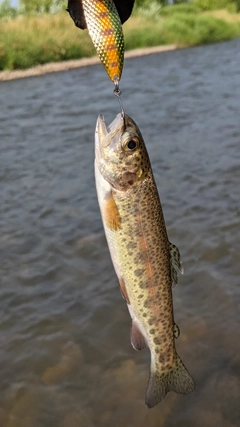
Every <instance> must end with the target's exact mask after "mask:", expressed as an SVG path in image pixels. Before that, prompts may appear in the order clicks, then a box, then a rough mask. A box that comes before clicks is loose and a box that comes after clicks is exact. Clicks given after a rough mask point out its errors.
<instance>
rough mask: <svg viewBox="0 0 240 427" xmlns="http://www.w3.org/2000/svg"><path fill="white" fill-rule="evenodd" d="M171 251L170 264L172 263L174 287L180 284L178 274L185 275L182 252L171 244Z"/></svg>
mask: <svg viewBox="0 0 240 427" xmlns="http://www.w3.org/2000/svg"><path fill="white" fill-rule="evenodd" d="M169 250H170V262H171V278H172V286H175V285H176V284H177V282H178V274H177V273H178V272H180V273H181V274H183V272H184V270H183V266H182V263H181V257H180V252H179V250H178V248H177V246H175V245H174V244H173V243H170V242H169Z"/></svg>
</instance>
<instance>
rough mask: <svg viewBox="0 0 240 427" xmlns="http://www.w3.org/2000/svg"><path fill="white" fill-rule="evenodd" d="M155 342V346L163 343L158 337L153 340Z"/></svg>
mask: <svg viewBox="0 0 240 427" xmlns="http://www.w3.org/2000/svg"><path fill="white" fill-rule="evenodd" d="M153 342H154V344H157V345H160V344H161V343H160V339H159V338H158V337H155V338H154V339H153Z"/></svg>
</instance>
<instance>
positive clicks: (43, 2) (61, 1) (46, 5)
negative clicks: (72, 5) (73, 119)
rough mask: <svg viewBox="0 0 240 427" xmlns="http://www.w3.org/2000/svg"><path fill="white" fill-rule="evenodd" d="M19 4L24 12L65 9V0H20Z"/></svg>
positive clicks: (46, 11)
mask: <svg viewBox="0 0 240 427" xmlns="http://www.w3.org/2000/svg"><path fill="white" fill-rule="evenodd" d="M20 5H21V6H22V9H23V11H24V12H26V13H30V12H37V13H40V12H44V13H49V12H56V11H57V10H61V9H66V7H67V0H20Z"/></svg>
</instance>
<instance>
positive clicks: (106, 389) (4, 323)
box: [0, 39, 240, 427]
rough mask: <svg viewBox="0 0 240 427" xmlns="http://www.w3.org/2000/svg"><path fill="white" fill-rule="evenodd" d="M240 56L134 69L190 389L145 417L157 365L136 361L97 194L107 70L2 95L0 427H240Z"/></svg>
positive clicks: (167, 57) (219, 54)
mask: <svg viewBox="0 0 240 427" xmlns="http://www.w3.org/2000/svg"><path fill="white" fill-rule="evenodd" d="M239 48H240V40H239V39H238V40H234V41H233V42H228V43H222V44H219V45H213V46H207V47H199V48H194V49H186V50H181V51H175V52H168V53H167V52H166V53H163V54H158V55H152V56H149V57H143V58H135V59H131V60H128V61H126V64H125V71H124V76H123V81H122V84H121V87H122V90H123V101H124V107H125V110H126V112H127V113H128V114H130V115H131V116H132V117H133V119H134V120H136V122H137V124H138V125H139V126H140V129H141V131H142V133H143V135H144V138H145V141H146V144H147V147H148V150H149V154H150V157H151V159H152V165H153V169H154V173H155V177H156V181H157V185H158V188H159V192H160V196H161V200H162V204H163V209H164V214H165V219H166V223H167V228H168V233H169V238H170V240H171V241H172V242H174V243H175V244H177V245H178V247H179V248H180V251H181V254H182V259H183V263H184V268H185V275H184V276H183V277H181V278H180V283H179V286H178V287H177V288H175V289H174V307H175V318H176V322H177V323H178V324H179V326H180V329H181V336H180V338H179V340H178V342H177V347H178V351H179V354H180V355H181V357H182V358H183V360H184V362H185V363H186V365H187V367H188V369H189V371H190V372H191V373H192V374H193V376H194V378H195V380H196V383H197V388H196V391H195V393H193V394H192V395H189V396H179V395H176V394H175V393H170V394H168V395H167V397H166V399H165V400H164V401H163V402H162V403H161V404H160V405H158V406H157V407H156V408H154V409H152V410H149V409H148V408H147V407H146V406H145V404H144V394H145V388H146V384H147V380H148V370H149V352H148V351H147V350H145V351H142V352H140V353H137V352H135V351H134V350H133V349H132V348H131V345H130V341H129V328H130V319H129V315H128V312H127V309H126V306H125V303H124V301H123V300H122V297H121V295H120V292H119V289H118V284H117V280H116V277H115V274H114V271H113V268H112V265H111V261H110V258H109V253H108V250H107V247H106V241H105V237H104V233H103V229H102V224H101V219H100V214H99V210H98V205H97V200H96V193H95V188H94V187H95V186H94V176H93V155H94V154H93V151H94V149H93V138H94V128H95V122H96V118H97V115H98V114H99V113H104V114H105V117H106V120H107V122H110V121H111V120H112V119H113V118H114V116H115V115H116V114H117V113H118V104H117V101H116V99H115V97H114V96H111V90H112V89H113V88H112V87H111V84H110V82H109V81H108V79H107V78H106V75H105V72H104V70H103V69H102V67H101V65H99V66H94V67H91V68H85V69H84V68H83V69H79V70H74V71H68V72H64V73H59V74H54V75H47V76H42V77H39V78H29V79H25V80H19V81H12V82H5V83H1V86H0V96H1V112H0V118H1V128H0V147H1V157H0V184H1V205H0V211H1V214H0V227H1V234H0V267H1V268H0V278H1V283H0V304H1V313H2V316H1V320H0V337H1V346H0V365H1V370H0V426H1V427H56V426H59V427H69V426H71V427H92V426H99V427H113V426H114V427H120V426H121V427H122V426H124V427H145V426H146V425H149V426H151V427H163V426H164V427H173V426H174V427H175V426H180V427H192V426H196V427H202V426H205V427H219V426H223V427H237V426H239V419H240V408H239V399H240V352H239V349H240V347H239V342H240V333H239V328H238V322H239V307H240V286H239V275H240V267H239V266H240V262H239V261H240V255H239V254H240V243H239V242H240V239H239V235H240V205H239V182H240V168H239V163H240V150H239V137H240V122H239V99H240V79H239V61H240V53H239V52H240V49H239ZM139 70H140V71H141V72H139ZM96 82H101V85H100V84H99V83H98V85H97V86H96Z"/></svg>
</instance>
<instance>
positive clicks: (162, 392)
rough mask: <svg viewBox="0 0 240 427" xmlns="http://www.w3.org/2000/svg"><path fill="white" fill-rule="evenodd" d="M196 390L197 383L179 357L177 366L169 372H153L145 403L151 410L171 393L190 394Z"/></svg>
mask: <svg viewBox="0 0 240 427" xmlns="http://www.w3.org/2000/svg"><path fill="white" fill-rule="evenodd" d="M194 389H195V383H194V380H193V378H192V377H191V375H190V374H189V372H188V370H187V368H186V367H185V366H184V364H183V362H182V360H181V359H180V357H179V356H177V360H176V364H175V366H172V367H170V368H169V369H168V371H165V370H164V371H162V372H161V371H157V370H155V371H151V373H150V377H149V382H148V387H147V392H146V397H145V402H146V405H147V406H148V407H149V408H153V407H154V406H155V405H157V404H158V403H159V402H161V400H163V399H164V397H165V396H166V394H167V393H168V392H169V391H175V393H180V394H189V393H192V392H193V391H194Z"/></svg>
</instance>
